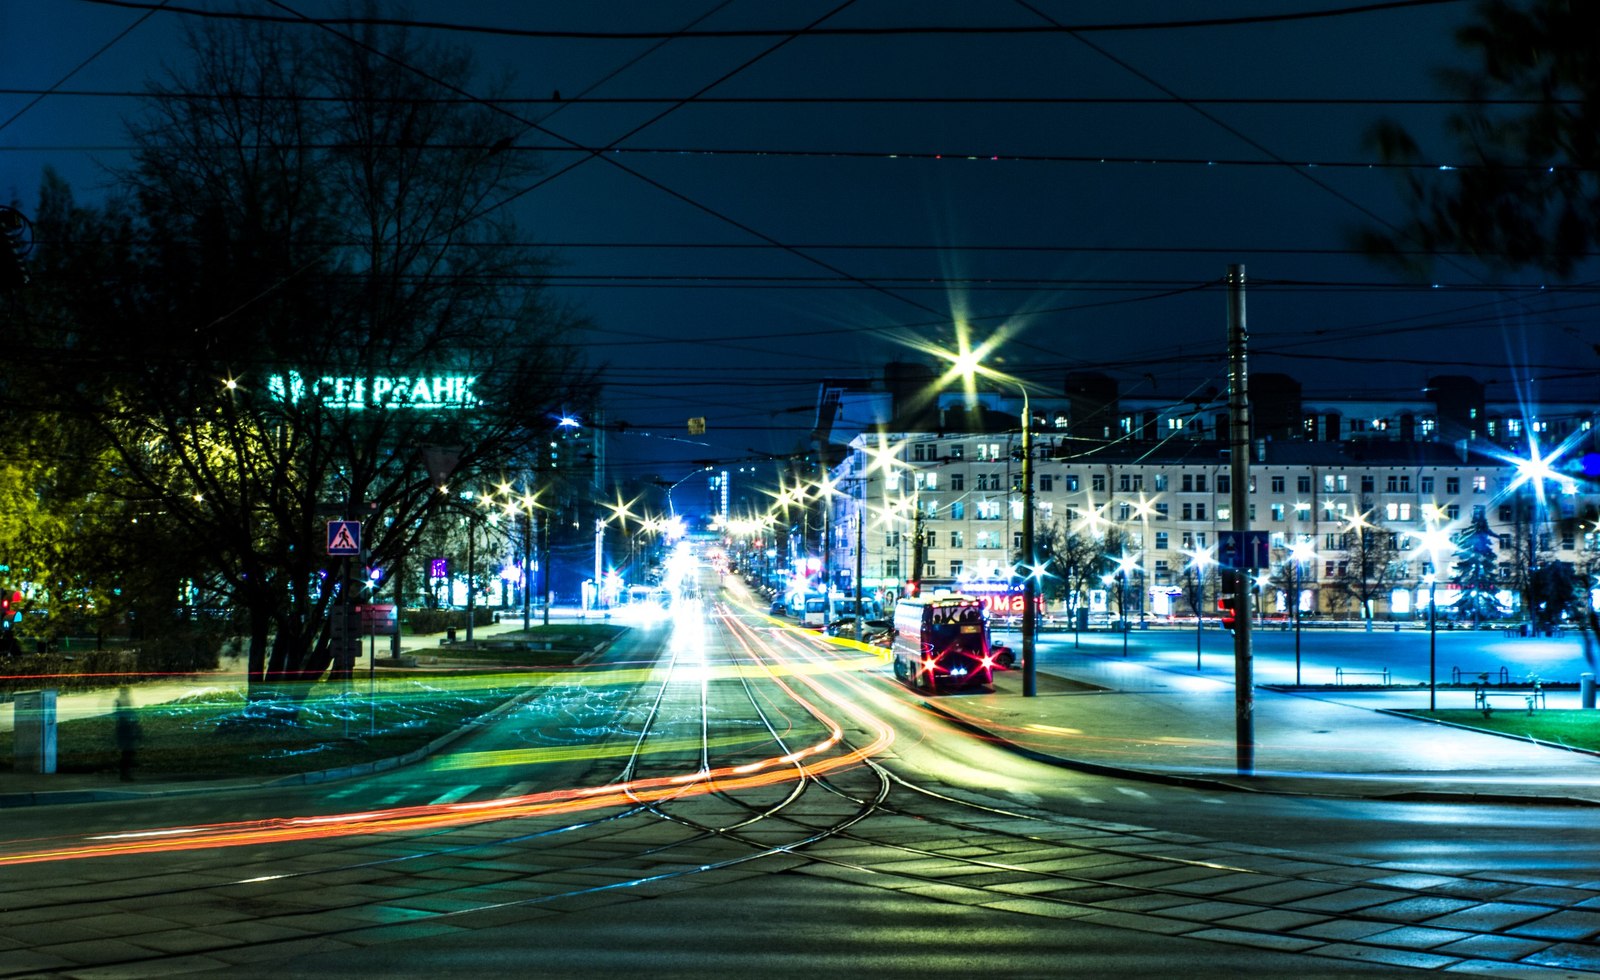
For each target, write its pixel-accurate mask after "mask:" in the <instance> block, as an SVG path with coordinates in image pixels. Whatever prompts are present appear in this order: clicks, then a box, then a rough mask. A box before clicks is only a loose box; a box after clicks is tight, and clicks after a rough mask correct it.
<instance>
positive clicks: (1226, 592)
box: [1217, 566, 1244, 630]
mask: <svg viewBox="0 0 1600 980" xmlns="http://www.w3.org/2000/svg"><path fill="white" fill-rule="evenodd" d="M1218 571H1219V572H1221V573H1222V580H1221V583H1220V584H1219V585H1218V586H1217V608H1218V609H1219V610H1221V611H1222V628H1223V629H1226V630H1231V629H1233V626H1234V623H1235V622H1236V621H1237V619H1238V612H1239V588H1240V586H1241V585H1242V584H1243V582H1244V575H1243V573H1241V572H1240V571H1239V570H1238V569H1237V568H1228V567H1226V566H1224V567H1222V568H1219V569H1218Z"/></svg>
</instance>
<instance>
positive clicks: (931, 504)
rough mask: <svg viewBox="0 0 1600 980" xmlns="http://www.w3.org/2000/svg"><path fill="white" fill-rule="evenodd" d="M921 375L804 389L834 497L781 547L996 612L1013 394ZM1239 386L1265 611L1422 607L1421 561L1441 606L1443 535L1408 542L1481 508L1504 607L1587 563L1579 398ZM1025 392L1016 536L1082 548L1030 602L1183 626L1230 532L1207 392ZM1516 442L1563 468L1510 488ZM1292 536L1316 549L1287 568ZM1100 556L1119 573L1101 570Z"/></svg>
mask: <svg viewBox="0 0 1600 980" xmlns="http://www.w3.org/2000/svg"><path fill="white" fill-rule="evenodd" d="M932 381H933V376H932V374H931V372H928V371H927V370H926V369H921V370H920V371H919V370H918V369H917V368H916V367H915V366H911V365H903V364H901V365H891V367H890V370H889V372H887V374H886V376H885V378H884V379H882V381H881V382H880V381H876V380H873V381H862V380H852V381H849V382H847V383H841V382H827V383H824V384H823V386H822V390H821V393H820V395H819V399H818V409H819V410H818V424H817V428H816V433H817V436H818V441H819V444H820V446H819V449H820V456H821V458H822V459H824V460H828V461H830V462H833V465H832V466H830V467H828V472H829V477H830V479H831V480H832V481H833V482H834V483H835V484H836V492H835V494H834V495H833V496H832V500H831V508H830V511H831V512H830V513H827V514H822V515H807V516H806V520H807V522H808V525H809V526H808V527H805V528H801V527H795V528H793V529H791V533H790V534H789V536H788V540H789V541H790V542H791V550H792V551H794V552H795V554H793V555H790V556H789V557H790V559H791V561H792V562H794V563H795V564H796V566H797V567H798V566H799V564H800V562H801V560H802V556H800V555H799V554H798V553H799V551H800V550H802V544H804V545H805V550H807V551H808V552H809V553H810V554H813V555H821V557H822V558H823V560H822V562H821V564H822V566H823V568H824V569H825V574H826V576H827V577H828V579H829V580H830V581H831V582H832V583H833V584H834V586H835V587H836V588H839V589H841V590H844V591H854V589H855V587H856V584H857V583H856V568H857V565H858V557H857V552H858V547H859V552H860V554H859V566H860V569H861V574H860V585H861V586H863V587H864V589H865V590H866V591H867V593H868V594H869V595H872V596H874V597H876V598H882V599H886V600H890V599H893V598H894V597H896V596H898V595H900V594H903V593H904V591H905V589H906V588H907V583H908V582H911V581H917V580H920V582H921V584H922V587H923V588H924V589H934V588H960V589H963V590H965V591H970V592H987V593H991V594H993V595H995V596H996V600H995V604H996V606H997V608H998V607H1001V606H1003V605H1006V604H1011V605H1016V604H1018V603H1019V602H1020V600H1019V599H1018V598H1017V593H1019V592H1020V589H1019V582H1020V579H1019V578H1018V570H1019V568H1020V564H1019V563H1020V561H1021V560H1022V559H1023V558H1024V557H1025V556H1023V555H1022V553H1021V552H1022V540H1021V527H1022V521H1021V519H1022V496H1021V493H1020V479H1021V461H1020V438H1019V435H1020V431H1019V430H1020V416H1021V412H1022V399H1021V397H1020V394H1018V393H1017V392H1015V391H997V390H982V389H980V390H979V391H977V392H976V393H975V395H974V396H972V397H971V398H970V399H969V397H968V396H967V395H966V394H964V393H963V392H961V391H959V390H952V391H939V392H931V387H930V386H931V383H932ZM1251 388H1252V406H1251V407H1252V420H1253V423H1254V431H1253V433H1252V438H1251V440H1250V447H1251V448H1250V452H1251V482H1252V486H1251V489H1250V501H1251V503H1250V508H1251V513H1250V515H1249V522H1250V527H1251V528H1252V529H1255V530H1261V531H1265V532H1267V534H1268V536H1269V541H1270V545H1271V567H1270V568H1267V569H1264V570H1262V576H1263V577H1262V579H1261V581H1260V582H1258V585H1257V588H1258V591H1259V593H1260V594H1261V596H1262V598H1261V600H1259V601H1258V608H1259V609H1260V610H1261V611H1263V612H1264V613H1265V614H1267V615H1269V616H1273V615H1277V616H1281V615H1284V614H1286V613H1287V612H1288V611H1289V609H1290V607H1291V605H1292V604H1293V602H1294V599H1293V597H1292V596H1293V593H1294V592H1295V591H1296V590H1298V592H1299V595H1300V600H1299V601H1300V604H1301V609H1302V611H1303V614H1304V615H1306V616H1312V615H1316V616H1329V615H1335V616H1348V617H1350V618H1356V617H1359V616H1363V615H1368V614H1370V615H1372V616H1374V617H1376V618H1390V617H1394V618H1400V617H1410V616H1415V615H1419V614H1425V611H1426V603H1427V595H1428V580H1429V575H1430V573H1436V574H1435V581H1434V586H1435V590H1436V592H1435V594H1436V596H1437V600H1438V603H1439V605H1440V607H1441V614H1444V612H1445V611H1446V610H1447V609H1448V607H1449V606H1450V605H1452V604H1453V602H1454V597H1455V593H1456V591H1457V590H1456V586H1455V584H1454V583H1453V581H1452V558H1453V556H1454V552H1455V548H1454V546H1453V545H1450V544H1445V545H1443V546H1442V548H1440V549H1439V551H1438V553H1437V554H1436V555H1435V554H1434V553H1430V552H1427V551H1424V550H1423V549H1422V545H1423V542H1424V541H1425V540H1429V539H1428V538H1426V537H1425V535H1427V534H1428V532H1430V531H1432V532H1435V536H1434V537H1433V538H1432V540H1433V542H1434V544H1435V546H1436V547H1438V546H1439V541H1440V540H1441V537H1440V536H1439V534H1438V533H1437V532H1444V533H1448V534H1456V533H1459V532H1460V530H1461V529H1462V528H1464V527H1466V526H1467V525H1468V524H1470V523H1471V522H1472V521H1473V519H1474V518H1476V517H1479V516H1481V517H1483V518H1484V519H1485V520H1486V521H1487V523H1488V525H1489V527H1490V529H1491V530H1492V531H1493V532H1494V533H1495V534H1496V535H1498V537H1497V539H1496V547H1497V549H1498V555H1499V557H1500V562H1499V573H1500V574H1499V576H1498V584H1499V585H1500V587H1501V590H1502V596H1501V598H1502V601H1503V602H1504V603H1506V604H1507V605H1509V606H1515V605H1517V604H1518V603H1519V602H1520V599H1519V594H1520V586H1521V582H1522V580H1523V579H1524V578H1525V576H1526V575H1527V574H1528V570H1529V569H1530V568H1535V567H1538V566H1539V565H1542V564H1546V563H1549V562H1552V561H1561V562H1567V563H1570V564H1571V565H1572V566H1574V568H1575V569H1578V570H1580V571H1583V572H1585V573H1586V572H1588V571H1590V570H1591V566H1592V565H1594V564H1595V559H1596V558H1597V557H1600V552H1597V551H1596V546H1597V540H1596V537H1595V534H1594V530H1595V522H1594V518H1595V515H1596V512H1597V505H1600V491H1597V489H1596V487H1595V486H1593V485H1592V483H1591V482H1590V481H1588V480H1586V479H1584V478H1583V476H1582V475H1580V471H1579V470H1578V469H1577V467H1576V465H1575V464H1576V461H1577V460H1579V459H1580V458H1581V457H1582V456H1583V455H1584V454H1586V453H1592V452H1594V451H1595V450H1596V448H1597V446H1596V441H1597V440H1596V433H1595V432H1594V426H1595V422H1596V418H1597V415H1600V413H1597V412H1596V410H1595V408H1594V406H1593V404H1589V403H1585V404H1579V403H1564V404H1543V405H1539V406H1537V407H1536V409H1534V410H1524V409H1523V408H1522V407H1520V406H1516V405H1511V404H1501V403H1495V402H1489V401H1487V400H1486V399H1485V398H1484V389H1483V386H1482V385H1481V384H1478V383H1477V382H1475V381H1473V380H1472V379H1470V378H1464V377H1459V376H1441V377H1438V378H1434V379H1432V382H1431V383H1430V385H1429V387H1428V389H1426V390H1425V391H1423V392H1420V393H1419V394H1418V396H1417V397H1416V398H1414V399H1408V400H1401V399H1389V400H1378V399H1307V398H1304V397H1303V395H1302V393H1301V389H1300V386H1299V384H1298V383H1297V382H1295V381H1294V380H1293V379H1292V378H1289V377H1287V376H1284V375H1271V374H1258V375H1255V376H1254V377H1252V379H1251ZM930 392H931V393H930ZM1029 401H1030V408H1031V413H1032V418H1033V423H1032V429H1033V446H1034V454H1035V465H1034V476H1035V495H1034V499H1035V507H1036V510H1035V519H1036V525H1037V535H1036V539H1037V541H1038V542H1040V543H1042V544H1044V545H1048V544H1050V543H1052V542H1063V543H1064V542H1066V539H1067V536H1068V535H1074V534H1075V535H1076V536H1077V537H1076V540H1077V542H1078V543H1079V544H1080V545H1084V546H1090V547H1088V551H1091V552H1092V553H1093V556H1092V562H1091V560H1090V558H1088V557H1083V556H1080V559H1079V561H1078V562H1077V563H1076V565H1075V568H1074V569H1073V571H1072V573H1071V574H1070V575H1069V574H1068V573H1067V572H1065V571H1064V570H1063V569H1062V568H1061V567H1060V566H1061V563H1060V562H1059V561H1058V562H1057V563H1056V565H1055V566H1053V567H1052V577H1053V578H1054V580H1055V581H1053V583H1050V584H1047V587H1046V590H1045V591H1046V594H1047V595H1048V596H1052V597H1053V601H1052V602H1051V604H1050V611H1051V612H1052V613H1059V612H1063V611H1064V610H1065V608H1066V607H1067V606H1073V607H1074V608H1079V609H1091V610H1096V611H1100V610H1105V611H1108V612H1110V611H1114V610H1115V608H1116V606H1117V603H1118V600H1119V599H1120V598H1123V597H1125V601H1126V604H1127V610H1128V615H1130V616H1140V617H1164V616H1168V615H1173V616H1180V617H1188V618H1192V616H1193V612H1192V609H1191V606H1190V604H1189V602H1188V600H1187V599H1186V598H1184V588H1185V586H1186V585H1188V586H1189V587H1190V588H1191V589H1192V588H1193V587H1194V583H1195V581H1196V577H1197V572H1196V561H1195V559H1196V556H1197V555H1198V556H1203V555H1206V554H1208V553H1210V554H1214V550H1211V549H1214V548H1215V546H1216V544H1217V542H1218V535H1219V532H1222V531H1226V530H1230V529H1232V528H1233V527H1234V520H1233V517H1234V515H1233V514H1231V513H1230V494H1231V485H1230V481H1231V466H1230V460H1229V452H1228V445H1227V442H1226V434H1227V408H1226V404H1225V396H1222V395H1219V394H1218V393H1217V392H1214V391H1210V392H1203V393H1199V394H1198V395H1197V396H1196V397H1195V398H1194V399H1192V400H1190V399H1182V400H1174V399H1162V398H1155V397H1148V396H1142V397H1140V398H1123V397H1119V396H1118V393H1117V389H1116V384H1115V382H1113V381H1112V380H1111V379H1109V378H1106V377H1105V376H1103V375H1096V374H1092V373H1082V372H1080V373H1074V374H1072V375H1069V376H1068V377H1067V378H1066V379H1065V383H1064V384H1063V386H1062V389H1061V393H1060V394H1051V393H1042V392H1037V391H1033V390H1031V389H1030V398H1029ZM1530 436H1531V437H1532V438H1533V440H1535V443H1536V444H1537V446H1538V447H1540V451H1541V453H1542V454H1546V455H1548V454H1549V453H1551V452H1552V451H1553V450H1555V449H1556V448H1557V447H1558V446H1561V447H1563V450H1562V456H1561V458H1562V460H1563V461H1567V462H1568V465H1566V466H1564V467H1561V466H1558V468H1557V471H1556V472H1555V473H1545V474H1543V475H1541V476H1537V477H1534V478H1531V479H1530V478H1529V476H1528V475H1526V470H1525V468H1522V467H1519V465H1518V462H1517V461H1518V460H1519V459H1522V458H1525V457H1527V456H1528V455H1529V454H1530V445H1531V444H1530ZM819 469H820V468H819ZM819 476H820V473H819ZM919 534H920V536H921V544H920V546H919V545H918V541H917V538H918V535H919ZM824 539H826V541H825V542H824ZM1296 544H1300V545H1301V553H1302V554H1305V553H1306V552H1307V551H1309V552H1311V553H1313V554H1314V556H1315V557H1314V558H1307V559H1306V560H1303V561H1300V562H1292V561H1290V560H1289V553H1290V549H1291V548H1292V547H1294V546H1295V545H1296ZM1108 551H1111V552H1115V553H1114V554H1107V553H1106V552H1108ZM1435 557H1437V558H1438V560H1439V566H1440V567H1439V568H1438V569H1435V568H1434V567H1433V560H1434V558H1435ZM1119 558H1120V559H1122V560H1123V563H1122V571H1123V574H1122V576H1121V577H1120V578H1115V579H1114V580H1113V579H1112V578H1108V577H1106V576H1107V575H1108V574H1111V573H1110V570H1111V568H1112V566H1113V565H1114V564H1115V561H1116V559H1119ZM914 562H917V563H919V564H920V567H914V565H913V563H914ZM1091 563H1092V564H1093V567H1092V568H1089V567H1086V566H1088V565H1090V564H1091ZM1201 564H1202V565H1203V560H1202V563H1201ZM1290 566H1294V567H1290ZM1211 574H1212V576H1213V578H1214V577H1215V572H1214V569H1213V570H1211ZM1204 576H1205V572H1204V571H1200V572H1199V573H1198V579H1199V580H1200V581H1204ZM1063 577H1066V578H1072V579H1074V581H1072V582H1066V581H1062V579H1063ZM1212 588H1214V583H1213V585H1212ZM1210 594H1211V590H1210V589H1207V591H1206V595H1207V596H1209V595H1210ZM1069 596H1073V597H1075V598H1069ZM1202 609H1203V610H1205V611H1206V612H1207V613H1208V614H1212V612H1211V611H1212V610H1214V609H1215V603H1214V602H1213V601H1210V600H1209V599H1202Z"/></svg>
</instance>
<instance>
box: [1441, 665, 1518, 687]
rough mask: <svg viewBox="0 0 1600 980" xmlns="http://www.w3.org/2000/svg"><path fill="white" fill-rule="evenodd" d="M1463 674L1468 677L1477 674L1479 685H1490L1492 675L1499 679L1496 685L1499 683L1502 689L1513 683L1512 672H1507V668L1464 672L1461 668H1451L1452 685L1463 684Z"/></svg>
mask: <svg viewBox="0 0 1600 980" xmlns="http://www.w3.org/2000/svg"><path fill="white" fill-rule="evenodd" d="M1462 674H1467V675H1471V674H1477V675H1478V683H1480V684H1487V683H1489V675H1491V674H1493V675H1495V676H1496V677H1497V678H1499V679H1498V680H1497V681H1496V683H1498V684H1499V685H1500V686H1501V687H1505V686H1506V685H1507V684H1510V683H1511V671H1509V670H1507V669H1506V668H1505V667H1501V668H1500V669H1499V670H1465V671H1464V670H1462V669H1461V668H1460V667H1451V668H1450V683H1452V684H1460V683H1461V675H1462Z"/></svg>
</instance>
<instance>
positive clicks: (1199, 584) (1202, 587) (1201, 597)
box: [1184, 547, 1216, 670]
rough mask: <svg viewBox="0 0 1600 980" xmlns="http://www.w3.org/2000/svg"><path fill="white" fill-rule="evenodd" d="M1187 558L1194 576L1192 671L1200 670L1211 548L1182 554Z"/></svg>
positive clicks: (1211, 558) (1212, 562) (1213, 561)
mask: <svg viewBox="0 0 1600 980" xmlns="http://www.w3.org/2000/svg"><path fill="white" fill-rule="evenodd" d="M1184 554H1187V555H1188V556H1189V568H1190V569H1191V570H1192V571H1193V572H1194V574H1195V591H1194V669H1195V670H1199V669H1200V643H1201V640H1202V638H1203V636H1204V634H1205V625H1206V624H1205V605H1206V567H1207V566H1208V565H1211V564H1214V563H1215V561H1216V559H1215V558H1213V557H1211V548H1209V547H1205V548H1197V549H1195V550H1194V551H1190V552H1184Z"/></svg>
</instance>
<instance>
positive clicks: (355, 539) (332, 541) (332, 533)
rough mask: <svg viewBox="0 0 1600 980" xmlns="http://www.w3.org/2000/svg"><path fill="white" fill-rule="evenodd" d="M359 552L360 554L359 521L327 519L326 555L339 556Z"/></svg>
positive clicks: (357, 553)
mask: <svg viewBox="0 0 1600 980" xmlns="http://www.w3.org/2000/svg"><path fill="white" fill-rule="evenodd" d="M359 554H361V522H360V521H329V522H328V555H329V556H330V557H339V556H341V555H359Z"/></svg>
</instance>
